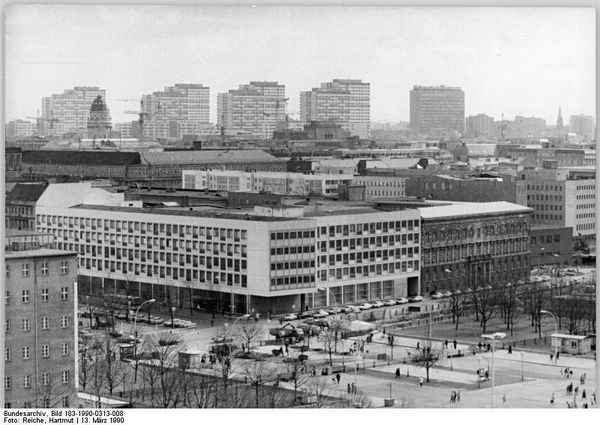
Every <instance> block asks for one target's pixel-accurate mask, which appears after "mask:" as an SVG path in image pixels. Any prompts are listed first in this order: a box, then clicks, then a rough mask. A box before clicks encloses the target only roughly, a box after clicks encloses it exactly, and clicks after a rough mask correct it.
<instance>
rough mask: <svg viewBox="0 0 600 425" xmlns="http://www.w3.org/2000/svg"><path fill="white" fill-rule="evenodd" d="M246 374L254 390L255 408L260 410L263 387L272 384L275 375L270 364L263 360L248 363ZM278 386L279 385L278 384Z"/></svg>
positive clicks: (246, 364)
mask: <svg viewBox="0 0 600 425" xmlns="http://www.w3.org/2000/svg"><path fill="white" fill-rule="evenodd" d="M244 372H245V374H246V376H247V377H248V381H249V384H250V385H251V386H252V387H253V389H254V403H255V404H254V407H256V408H259V407H260V404H261V403H260V401H261V392H262V389H263V385H265V383H268V382H272V381H273V380H274V379H275V374H274V372H273V370H271V368H270V367H269V365H268V363H267V362H265V361H262V360H255V361H251V362H246V363H245V364H244ZM276 385H278V382H277V384H276Z"/></svg>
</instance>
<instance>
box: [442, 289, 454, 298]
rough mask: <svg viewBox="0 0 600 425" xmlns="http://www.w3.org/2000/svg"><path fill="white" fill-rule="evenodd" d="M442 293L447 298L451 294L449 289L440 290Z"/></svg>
mask: <svg viewBox="0 0 600 425" xmlns="http://www.w3.org/2000/svg"><path fill="white" fill-rule="evenodd" d="M442 295H443V296H444V298H448V297H451V296H452V292H450V291H444V292H442Z"/></svg>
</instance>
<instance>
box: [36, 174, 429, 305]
mask: <svg viewBox="0 0 600 425" xmlns="http://www.w3.org/2000/svg"><path fill="white" fill-rule="evenodd" d="M301 204H302V205H294V204H291V205H287V206H286V207H285V208H275V209H274V208H268V207H255V208H254V209H225V210H224V209H219V208H214V207H208V206H207V207H194V208H189V207H186V208H179V209H178V208H160V209H149V208H142V205H141V202H135V201H134V202H128V201H125V200H124V196H123V194H122V193H111V192H108V191H105V190H104V189H101V188H94V187H92V184H91V183H72V184H56V185H50V186H49V187H48V189H47V190H46V191H45V192H44V194H43V195H42V196H41V198H40V199H39V201H38V203H37V206H36V226H37V228H38V230H40V231H43V232H50V233H52V234H54V235H55V237H56V246H57V248H58V249H64V250H73V251H76V252H78V253H79V267H80V291H81V292H82V293H92V294H101V293H102V292H104V293H130V294H132V295H140V296H142V297H144V298H155V299H157V301H158V302H159V303H163V304H165V305H167V304H170V305H178V306H180V307H182V306H187V305H189V304H188V303H190V304H192V303H193V305H194V306H196V305H200V306H201V307H205V308H210V309H223V310H228V309H229V308H230V307H229V306H230V299H231V298H233V299H234V303H233V304H234V306H235V311H236V312H239V313H241V312H249V311H252V310H254V311H258V312H267V311H269V310H270V311H271V312H272V313H280V312H288V311H291V310H300V309H305V308H312V307H317V306H322V305H329V304H348V303H355V302H362V301H368V300H376V299H385V298H392V297H395V298H397V297H400V296H407V295H415V294H418V293H419V292H420V287H419V273H420V271H419V266H420V218H419V211H418V210H416V209H412V210H402V211H381V210H378V209H376V208H374V207H372V206H369V205H367V204H365V203H349V202H347V203H340V202H334V201H326V200H319V202H306V201H304V200H303V201H302V202H301Z"/></svg>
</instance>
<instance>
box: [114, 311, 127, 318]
mask: <svg viewBox="0 0 600 425" xmlns="http://www.w3.org/2000/svg"><path fill="white" fill-rule="evenodd" d="M115 317H116V318H117V319H119V320H126V319H127V312H126V311H123V310H121V311H118V312H117V313H116V314H115Z"/></svg>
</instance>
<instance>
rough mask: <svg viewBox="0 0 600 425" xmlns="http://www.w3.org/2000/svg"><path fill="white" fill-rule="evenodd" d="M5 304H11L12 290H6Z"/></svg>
mask: <svg viewBox="0 0 600 425" xmlns="http://www.w3.org/2000/svg"><path fill="white" fill-rule="evenodd" d="M4 304H10V291H6V293H5V295H4Z"/></svg>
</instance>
